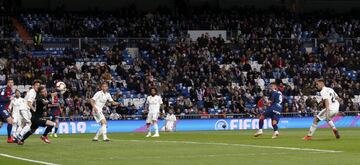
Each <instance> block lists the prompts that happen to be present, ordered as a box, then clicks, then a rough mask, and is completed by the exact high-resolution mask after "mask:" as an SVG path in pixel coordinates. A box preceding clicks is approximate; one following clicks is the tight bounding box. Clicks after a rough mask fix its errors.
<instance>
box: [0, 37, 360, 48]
mask: <svg viewBox="0 0 360 165" xmlns="http://www.w3.org/2000/svg"><path fill="white" fill-rule="evenodd" d="M234 38H237V39H238V40H241V41H242V42H252V40H254V39H246V38H241V37H234ZM0 40H8V41H11V40H14V39H13V38H2V39H0ZM179 40H182V39H181V38H176V39H169V38H156V39H153V38H150V37H147V38H135V37H127V38H87V37H84V38H44V39H43V42H42V45H43V47H44V48H65V47H67V48H75V49H81V48H84V47H86V46H88V45H91V46H93V45H98V46H100V47H110V48H111V47H112V46H114V45H123V46H125V47H137V46H138V44H141V43H144V42H149V43H152V44H158V43H168V44H174V43H176V42H177V41H179ZM255 40H259V41H269V40H271V41H274V42H281V41H292V42H296V43H300V44H302V45H303V46H305V47H318V46H320V44H322V43H337V44H343V45H345V46H347V47H352V46H353V45H355V44H359V43H360V37H357V38H337V39H331V38H257V39H255ZM16 41H17V42H23V43H32V40H27V41H20V40H16ZM193 42H196V41H193ZM228 44H229V43H228Z"/></svg>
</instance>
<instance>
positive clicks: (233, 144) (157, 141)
mask: <svg viewBox="0 0 360 165" xmlns="http://www.w3.org/2000/svg"><path fill="white" fill-rule="evenodd" d="M121 141H132V142H156V143H180V144H198V145H218V146H238V147H251V148H269V149H282V150H295V151H313V152H325V153H339V152H343V151H337V150H322V149H314V148H296V147H280V146H260V145H252V144H235V143H215V142H209V143H206V142H194V141H159V140H156V141H152V140H151V141H150V140H149V141H148V140H121Z"/></svg>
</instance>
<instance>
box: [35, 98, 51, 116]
mask: <svg viewBox="0 0 360 165" xmlns="http://www.w3.org/2000/svg"><path fill="white" fill-rule="evenodd" d="M35 102H36V111H35V112H32V116H33V117H35V118H41V117H43V114H44V112H47V105H48V100H47V99H46V98H45V97H42V96H41V95H40V94H37V95H36V98H35Z"/></svg>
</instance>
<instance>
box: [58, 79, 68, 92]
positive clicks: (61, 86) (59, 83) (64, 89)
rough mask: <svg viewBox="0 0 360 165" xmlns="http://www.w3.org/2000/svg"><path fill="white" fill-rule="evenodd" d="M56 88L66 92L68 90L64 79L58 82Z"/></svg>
mask: <svg viewBox="0 0 360 165" xmlns="http://www.w3.org/2000/svg"><path fill="white" fill-rule="evenodd" d="M56 90H58V91H60V92H61V93H64V92H65V91H66V84H65V83H64V82H62V81H59V82H57V83H56Z"/></svg>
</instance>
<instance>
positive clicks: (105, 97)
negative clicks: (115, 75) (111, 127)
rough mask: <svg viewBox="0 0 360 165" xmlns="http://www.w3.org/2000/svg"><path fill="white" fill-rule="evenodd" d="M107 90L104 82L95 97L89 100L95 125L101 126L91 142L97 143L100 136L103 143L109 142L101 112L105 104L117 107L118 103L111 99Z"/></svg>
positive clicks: (107, 86) (107, 87)
mask: <svg viewBox="0 0 360 165" xmlns="http://www.w3.org/2000/svg"><path fill="white" fill-rule="evenodd" d="M108 89H109V85H108V84H107V83H106V82H104V83H102V84H101V90H100V91H98V92H96V93H95V95H94V96H93V98H91V99H90V104H91V106H92V108H93V114H94V118H95V120H96V122H97V123H100V124H101V127H100V128H99V129H98V131H97V132H96V135H95V137H94V138H93V141H99V136H100V135H102V136H103V141H105V142H109V141H110V139H109V138H108V137H107V135H106V133H107V127H106V119H105V116H104V114H103V112H102V110H103V108H104V106H105V104H106V103H107V102H110V103H111V104H112V105H114V106H118V105H119V103H117V102H115V101H114V100H113V99H112V97H111V95H110V93H109V91H108Z"/></svg>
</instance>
